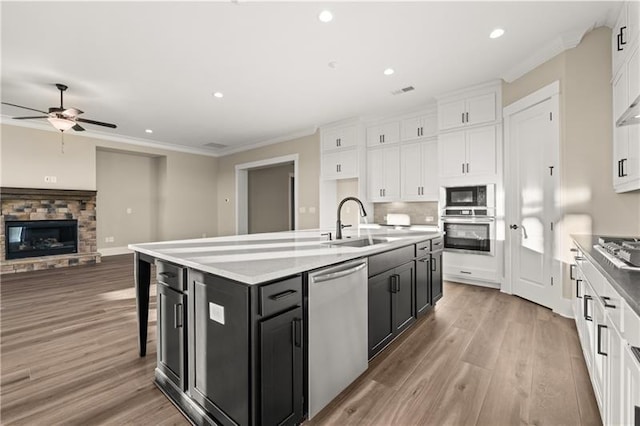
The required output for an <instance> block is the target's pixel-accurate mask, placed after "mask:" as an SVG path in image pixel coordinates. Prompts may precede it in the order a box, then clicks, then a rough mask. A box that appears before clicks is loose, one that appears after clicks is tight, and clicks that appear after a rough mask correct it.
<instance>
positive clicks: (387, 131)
mask: <svg viewBox="0 0 640 426" xmlns="http://www.w3.org/2000/svg"><path fill="white" fill-rule="evenodd" d="M399 141H400V123H399V122H397V121H392V122H389V123H385V124H380V125H376V126H370V127H367V146H372V147H373V146H380V145H388V144H392V143H397V142H399Z"/></svg>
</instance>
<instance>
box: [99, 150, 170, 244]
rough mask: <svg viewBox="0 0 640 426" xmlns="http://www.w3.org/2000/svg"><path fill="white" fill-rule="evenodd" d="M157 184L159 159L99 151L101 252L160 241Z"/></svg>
mask: <svg viewBox="0 0 640 426" xmlns="http://www.w3.org/2000/svg"><path fill="white" fill-rule="evenodd" d="M157 182H158V160H157V158H155V157H151V156H145V155H138V154H134V155H132V154H129V153H123V152H117V151H104V150H98V151H97V155H96V185H97V188H98V195H97V202H96V206H97V209H96V210H97V214H96V219H97V220H96V225H97V236H98V248H99V249H104V248H111V247H122V246H126V245H127V244H132V243H144V242H151V241H157V240H158V237H157V231H158V229H157V228H158V184H157ZM127 209H130V213H128V212H127ZM106 237H113V238H114V241H113V242H106V241H105V238H106Z"/></svg>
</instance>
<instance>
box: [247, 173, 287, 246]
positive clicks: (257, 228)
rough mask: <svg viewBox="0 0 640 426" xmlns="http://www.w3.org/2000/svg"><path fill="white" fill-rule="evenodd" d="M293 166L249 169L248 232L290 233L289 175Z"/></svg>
mask: <svg viewBox="0 0 640 426" xmlns="http://www.w3.org/2000/svg"><path fill="white" fill-rule="evenodd" d="M292 173H293V163H289V164H283V165H278V166H272V167H264V168H259V169H253V170H249V172H248V173H247V174H248V181H249V182H248V208H249V233H250V234H257V233H260V232H278V231H288V230H289V216H290V213H289V205H290V202H289V193H290V190H289V175H290V174H292Z"/></svg>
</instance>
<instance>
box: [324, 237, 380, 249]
mask: <svg viewBox="0 0 640 426" xmlns="http://www.w3.org/2000/svg"><path fill="white" fill-rule="evenodd" d="M388 242H389V240H388V239H387V238H358V239H345V240H335V241H327V242H326V243H325V244H327V245H330V246H347V247H368V246H373V245H376V244H382V243H388Z"/></svg>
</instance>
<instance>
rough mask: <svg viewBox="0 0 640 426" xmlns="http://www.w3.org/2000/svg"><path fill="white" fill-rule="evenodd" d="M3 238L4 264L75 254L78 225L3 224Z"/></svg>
mask: <svg viewBox="0 0 640 426" xmlns="http://www.w3.org/2000/svg"><path fill="white" fill-rule="evenodd" d="M5 238H6V258H7V260H9V259H22V258H26V257H38V256H52V255H57V254H68V253H77V252H78V221H77V220H33V221H31V220H29V221H7V222H5Z"/></svg>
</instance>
